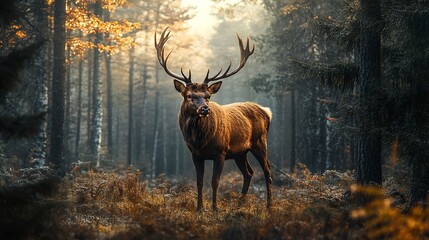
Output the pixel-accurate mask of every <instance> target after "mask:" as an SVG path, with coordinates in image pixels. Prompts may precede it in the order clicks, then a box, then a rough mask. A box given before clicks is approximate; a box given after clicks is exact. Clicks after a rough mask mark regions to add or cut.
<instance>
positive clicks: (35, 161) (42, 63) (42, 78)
mask: <svg viewBox="0 0 429 240" xmlns="http://www.w3.org/2000/svg"><path fill="white" fill-rule="evenodd" d="M46 10H47V5H46V3H45V1H44V0H38V5H37V9H35V11H36V16H37V17H38V19H37V21H38V24H37V25H38V27H39V29H40V31H41V32H43V33H45V34H47V33H48V18H47V16H48V13H47V12H46ZM42 37H44V36H42ZM47 56H48V45H47V44H46V43H45V44H44V45H43V46H41V47H40V49H39V51H38V52H37V53H36V56H35V57H34V61H33V64H31V66H32V72H33V73H32V76H33V77H34V82H35V88H34V92H35V94H36V101H35V103H34V105H33V113H35V114H38V113H41V112H47V110H48V89H47V84H48V81H47V75H48V74H47V71H46V70H47V69H48V63H49V62H48V59H47ZM46 128H47V119H46V117H45V118H44V119H43V121H42V123H41V124H40V126H39V131H38V134H36V135H35V136H34V137H33V138H32V143H31V144H32V147H31V152H30V162H31V165H32V166H35V167H41V166H43V165H44V164H45V161H46V150H47V141H48V139H47V133H46V130H47V129H46Z"/></svg>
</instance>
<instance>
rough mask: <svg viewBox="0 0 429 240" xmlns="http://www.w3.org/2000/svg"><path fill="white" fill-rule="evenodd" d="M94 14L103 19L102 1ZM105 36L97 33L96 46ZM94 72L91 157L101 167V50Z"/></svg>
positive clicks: (96, 55) (99, 0) (96, 57)
mask: <svg viewBox="0 0 429 240" xmlns="http://www.w3.org/2000/svg"><path fill="white" fill-rule="evenodd" d="M94 13H95V15H96V16H98V17H101V15H102V8H101V0H98V1H97V2H96V3H95V7H94ZM102 38H103V35H102V34H101V33H100V32H97V33H96V36H95V41H94V44H95V45H96V46H97V45H98V44H100V43H101V41H102ZM93 64H94V72H93V87H92V121H91V145H90V148H91V155H92V157H93V158H94V160H95V161H96V166H97V167H99V166H100V147H101V124H102V117H103V111H102V110H103V109H102V106H101V86H102V82H101V65H100V50H98V49H97V48H95V49H94V62H93Z"/></svg>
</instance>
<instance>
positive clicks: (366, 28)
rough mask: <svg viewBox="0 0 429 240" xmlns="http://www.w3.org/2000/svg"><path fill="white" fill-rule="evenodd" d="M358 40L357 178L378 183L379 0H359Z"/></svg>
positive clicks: (379, 145)
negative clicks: (359, 38)
mask: <svg viewBox="0 0 429 240" xmlns="http://www.w3.org/2000/svg"><path fill="white" fill-rule="evenodd" d="M360 3H361V11H362V15H361V31H362V32H361V42H360V75H359V84H358V85H359V97H360V106H361V108H362V112H361V116H360V118H359V126H360V136H359V139H358V152H357V153H358V156H357V168H358V169H357V171H356V172H357V181H358V182H359V183H360V184H368V183H371V182H373V183H376V184H381V182H382V174H381V134H380V132H379V130H378V129H377V121H379V120H380V116H379V109H378V107H379V104H380V103H379V101H378V100H377V99H376V98H377V96H378V94H377V88H378V87H379V86H380V76H381V65H380V39H381V37H380V31H381V30H380V22H381V13H380V2H379V1H378V0H361V1H360Z"/></svg>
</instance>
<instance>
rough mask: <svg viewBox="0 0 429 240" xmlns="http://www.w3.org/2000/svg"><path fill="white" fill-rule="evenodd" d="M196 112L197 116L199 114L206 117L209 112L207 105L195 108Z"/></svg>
mask: <svg viewBox="0 0 429 240" xmlns="http://www.w3.org/2000/svg"><path fill="white" fill-rule="evenodd" d="M197 113H198V116H200V117H207V116H208V115H209V113H210V108H209V106H207V105H204V106H200V107H199V108H198V109H197Z"/></svg>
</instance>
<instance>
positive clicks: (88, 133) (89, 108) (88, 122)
mask: <svg viewBox="0 0 429 240" xmlns="http://www.w3.org/2000/svg"><path fill="white" fill-rule="evenodd" d="M91 53H92V57H94V51H91V50H89V51H88V92H87V96H88V97H87V100H88V102H87V105H88V106H87V109H86V110H87V111H86V119H87V120H86V138H87V140H86V141H87V142H86V146H87V151H88V153H89V152H90V147H89V146H91V119H92V118H91V113H92V82H93V80H92V77H93V75H92V66H93V64H92V60H93V58H91V57H90V56H91Z"/></svg>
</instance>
